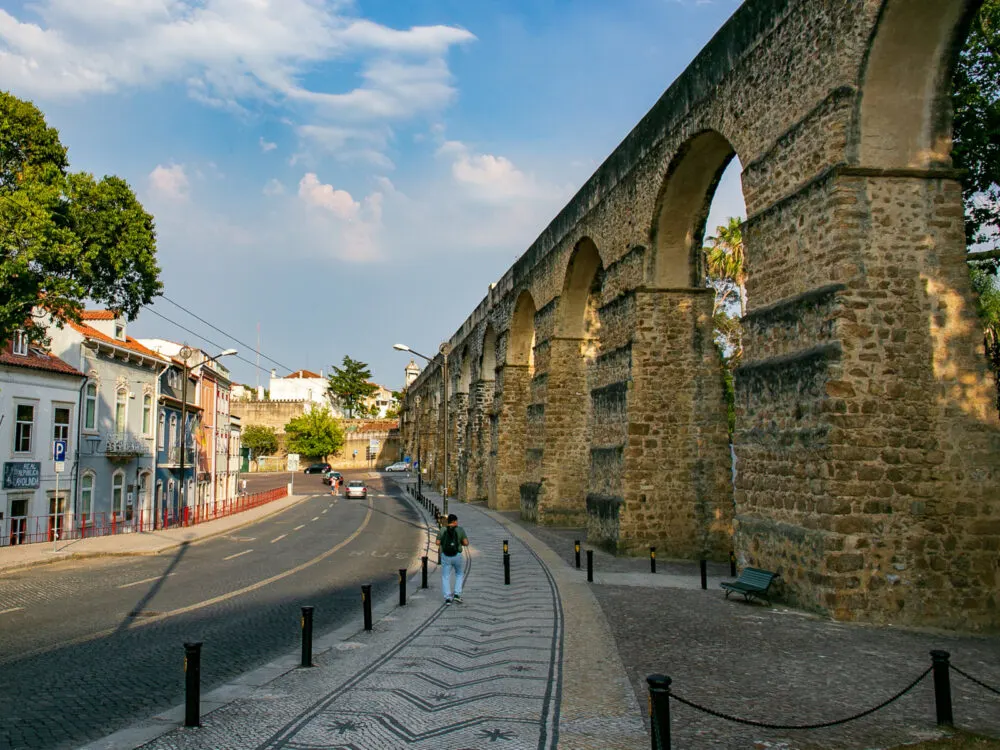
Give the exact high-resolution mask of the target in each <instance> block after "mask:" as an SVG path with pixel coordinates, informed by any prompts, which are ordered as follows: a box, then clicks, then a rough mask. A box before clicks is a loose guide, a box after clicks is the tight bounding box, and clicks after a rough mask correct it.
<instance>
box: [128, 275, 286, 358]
mask: <svg viewBox="0 0 1000 750" xmlns="http://www.w3.org/2000/svg"><path fill="white" fill-rule="evenodd" d="M160 296H161V297H162V298H163V299H165V300H166V301H167V302H169V303H170V304H171V305H173V306H174V307H177V308H179V309H181V310H183V311H184V312H186V313H187V314H188V315H190V316H191V317H192V318H194V319H195V320H200V321H201V322H202V323H204V324H205V325H207V326H208V327H209V328H211V329H212V330H214V331H218V332H219V333H221V334H222V335H223V336H225V337H226V338H227V339H232V340H233V341H235V342H236V343H237V344H239V345H240V346H245V347H246V348H247V350H249V351H252V352H257V354H260V356H261V357H263V358H264V359H266V360H267V361H268V362H273V363H274V364H276V365H277V366H278V367H280V368H281V369H283V370H288V372H291V371H292V368H291V367H287V366H286V365H283V364H281V362H278V361H277V360H275V359H271V358H270V357H268V356H267V355H266V354H264V353H263V352H260V351H258V349H257V347H255V346H253V345H252V344H248V343H247V342H246V341H240V340H239V339H238V338H236V337H235V336H233V335H232V334H229V333H226V332H225V331H223V330H222V329H221V328H219V327H218V326H215V325H213V324H212V323H209V322H208V321H207V320H205V319H204V318H202V317H200V316H199V315H196V314H195V313H193V312H191V311H190V310H188V309H187V308H186V307H184V305H182V304H180V303H179V302H174V301H173V300H172V299H170V297H168V296H167V295H165V294H161V295H160ZM147 309H148V308H147ZM261 369H263V368H261Z"/></svg>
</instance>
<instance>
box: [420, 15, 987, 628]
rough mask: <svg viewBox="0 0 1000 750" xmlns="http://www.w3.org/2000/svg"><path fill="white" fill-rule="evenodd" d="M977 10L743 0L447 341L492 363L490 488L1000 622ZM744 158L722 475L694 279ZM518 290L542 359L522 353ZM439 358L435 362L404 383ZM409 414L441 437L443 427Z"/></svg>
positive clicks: (840, 604)
mask: <svg viewBox="0 0 1000 750" xmlns="http://www.w3.org/2000/svg"><path fill="white" fill-rule="evenodd" d="M977 5H978V2H977V1H976V0H830V1H829V2H825V3H816V2H809V1H807V0H748V2H746V3H744V4H743V5H742V6H741V7H740V8H739V9H738V10H737V11H736V13H735V14H734V17H733V18H732V19H731V20H730V21H729V22H728V23H727V24H726V26H725V27H723V29H721V30H720V31H719V33H718V34H716V36H715V37H714V38H713V39H712V41H711V42H710V43H709V45H708V46H707V47H706V48H705V49H704V50H703V51H702V52H701V53H700V54H699V55H698V57H697V58H696V59H695V60H694V61H693V62H692V63H691V65H690V66H689V67H688V69H687V70H686V71H685V72H684V73H683V74H682V75H681V76H680V77H679V78H678V79H677V81H675V82H674V83H673V85H671V87H670V88H669V89H668V90H667V91H666V93H665V94H664V95H663V97H661V99H660V100H659V101H658V102H657V103H656V104H655V105H654V107H653V108H652V109H651V110H650V112H649V113H648V114H647V115H646V116H645V117H644V118H643V120H642V121H641V122H640V123H639V124H638V125H637V126H636V127H635V129H633V131H632V132H631V133H630V134H629V135H628V137H627V138H626V139H625V140H624V141H623V143H622V144H621V145H620V146H619V147H618V149H616V150H615V152H614V153H613V154H612V155H611V156H610V157H609V158H608V159H607V161H606V162H605V163H604V164H603V165H602V166H601V167H600V168H599V169H598V170H597V172H596V173H595V174H594V175H593V176H592V177H591V179H590V180H589V181H588V183H587V184H586V185H585V186H584V187H583V188H582V189H581V190H580V192H579V193H578V194H577V196H576V197H575V198H574V199H573V200H572V201H571V202H570V203H569V204H568V205H567V206H566V207H565V208H564V209H563V210H562V211H561V212H560V214H559V215H558V216H557V217H556V218H555V219H554V220H553V221H552V223H551V224H550V225H549V226H548V227H547V228H546V230H545V231H544V232H543V233H542V234H541V235H540V236H539V237H538V239H537V240H536V241H535V243H534V244H533V245H532V246H531V247H530V248H528V249H527V251H526V252H525V253H524V254H523V255H522V256H521V258H520V259H519V260H518V261H517V262H516V263H515V264H514V266H513V267H511V268H510V269H509V270H508V272H507V273H506V274H505V275H504V276H503V278H501V279H500V281H499V282H498V283H497V284H496V285H495V286H494V287H492V288H491V290H490V292H489V293H488V294H487V296H486V298H485V299H484V300H483V301H482V302H481V303H480V305H479V306H478V307H477V308H476V310H475V311H474V312H473V313H472V315H470V317H469V318H468V319H467V320H466V321H465V323H464V324H463V325H462V326H461V328H460V329H459V330H458V331H457V332H456V333H455V334H454V335H453V336H451V337H450V343H451V345H452V348H453V350H455V351H463V352H468V353H469V356H470V357H473V358H474V359H475V360H477V361H478V362H479V363H480V364H479V367H480V368H483V367H488V368H492V367H495V368H496V373H497V376H496V381H495V384H494V388H493V392H492V394H491V395H492V397H493V404H492V407H491V408H490V409H489V413H488V414H487V415H485V418H484V419H482V420H481V421H478V424H479V427H478V428H475V426H474V424H475V423H477V420H474V419H471V418H470V419H469V420H468V424H469V425H470V429H471V430H473V434H472V435H470V437H469V438H468V443H469V445H470V446H471V445H472V444H478V445H479V446H484V447H485V446H488V447H489V452H488V455H487V456H486V458H485V461H484V462H483V464H482V466H483V474H484V475H485V484H486V494H487V496H488V501H489V503H490V505H491V506H492V507H511V504H512V503H513V504H514V507H517V506H518V505H519V507H520V509H521V513H522V515H524V516H526V517H532V518H537V519H538V520H539V521H541V522H543V523H574V524H582V523H586V524H587V527H588V538H589V541H590V542H591V543H593V544H601V545H602V546H604V547H606V548H608V549H613V550H616V551H621V552H630V551H636V550H638V549H640V548H644V547H645V546H646V545H647V544H656V546H657V547H658V550H659V551H660V552H661V555H662V556H667V557H669V556H686V557H696V556H699V555H702V554H707V555H711V556H722V555H724V554H725V553H726V552H727V551H728V548H729V547H730V545H731V544H732V545H734V547H735V550H736V552H737V555H738V557H739V559H740V560H741V561H742V563H743V564H754V565H757V566H760V567H765V568H770V569H773V570H776V571H777V572H780V573H781V574H782V577H783V581H784V583H785V590H786V592H787V596H788V598H789V599H790V600H791V601H794V602H798V603H799V604H801V605H803V606H806V607H808V608H811V609H816V610H819V611H826V612H830V613H832V614H833V615H835V616H836V617H839V618H843V619H863V620H868V621H874V622H883V621H885V622H899V623H913V624H926V625H944V626H955V625H962V626H971V627H976V628H978V627H983V628H996V627H1000V594H998V589H1000V567H998V562H997V556H996V551H997V549H1000V490H998V486H1000V481H998V479H1000V478H998V475H997V466H998V464H1000V424H998V419H997V414H996V411H995V409H993V408H992V401H991V392H990V388H991V386H992V383H991V381H990V378H989V376H988V374H987V371H986V368H985V363H984V361H983V356H982V340H981V336H980V335H979V332H978V325H977V321H976V319H975V317H974V312H973V306H972V298H971V294H970V289H969V282H968V276H967V270H966V268H965V264H964V262H963V257H962V256H963V253H964V238H963V235H962V226H961V224H962V202H961V191H960V185H959V183H958V181H957V175H956V174H955V173H954V172H953V171H952V170H951V169H950V160H949V155H948V149H949V145H948V144H949V140H948V139H949V120H948V117H949V115H948V104H947V94H948V92H947V88H948V85H947V84H948V65H949V64H950V61H951V60H952V59H953V54H952V52H953V50H954V48H955V45H956V44H957V43H959V42H960V40H961V35H962V33H963V31H962V30H963V27H964V24H966V23H967V22H968V20H969V17H970V15H969V14H970V13H971V12H972V11H974V9H975V8H976V6H977ZM734 154H735V155H738V156H739V159H740V162H741V164H742V165H743V167H744V171H743V175H742V179H743V188H744V198H745V201H746V205H747V211H748V219H747V221H746V224H745V226H744V242H745V248H746V253H747V258H748V260H747V268H748V271H749V277H748V280H747V291H748V299H749V310H748V315H747V318H746V321H745V337H744V354H743V359H742V364H741V366H740V368H739V369H738V370H737V372H736V396H737V424H736V431H735V435H734V438H733V440H734V446H733V450H734V452H735V455H736V457H737V464H736V466H737V469H738V472H737V479H736V487H735V493H734V492H733V487H732V485H731V476H732V465H731V461H730V446H729V444H728V440H727V435H726V423H725V408H724V404H723V398H722V385H721V374H720V371H719V360H718V356H717V355H716V353H715V352H714V351H713V346H712V343H711V331H710V325H711V324H710V315H711V298H710V296H709V295H708V294H706V293H705V292H704V290H702V289H699V287H703V286H704V283H703V274H704V272H703V268H702V266H703V261H702V257H701V252H700V248H701V244H702V239H703V236H704V223H705V218H706V214H707V210H708V206H709V203H710V199H711V196H712V194H713V192H714V189H715V186H716V184H717V182H718V179H719V177H720V175H721V173H722V171H723V169H724V168H725V166H726V165H727V163H728V162H729V160H730V159H731V158H732V157H733V155H734ZM581 269H583V270H581ZM525 293H528V294H530V296H531V299H532V301H533V304H534V305H536V306H537V312H536V313H535V314H534V316H533V318H532V319H531V320H530V323H531V326H532V328H533V330H532V331H530V332H528V333H529V334H530V335H532V336H533V341H534V342H535V343H534V348H533V350H532V355H533V357H532V358H533V362H532V365H531V367H524V366H523V363H517V362H514V361H513V359H515V358H517V357H518V356H522V354H523V342H524V341H525V338H524V337H525V335H527V334H526V333H525V331H524V330H523V326H524V319H523V318H519V319H517V320H516V321H515V317H516V309H515V306H516V304H517V300H518V299H521V298H522V295H524V294H525ZM515 327H520V328H519V330H517V331H516V332H515V331H513V329H514V328H515ZM512 332H513V333H512ZM515 334H516V335H515ZM512 336H514V338H515V340H513V343H512ZM518 342H520V344H519V343H518ZM519 346H520V347H522V348H519ZM486 362H488V363H489V365H484V364H483V363H486ZM519 367H520V369H518V368H519ZM521 371H523V372H524V374H523V376H522V375H513V373H515V372H521ZM439 382H440V375H439V374H437V369H436V368H435V367H430V368H428V369H427V370H425V372H424V373H422V374H421V376H420V378H419V379H418V380H417V381H416V382H415V383H414V384H413V386H412V387H411V389H410V392H409V398H410V399H415V398H417V397H422V398H423V399H424V400H426V399H427V398H428V397H429V396H430V395H431V394H432V393H433V392H434V390H435V389H436V388H438V387H439ZM435 403H437V402H435ZM475 408H477V407H470V410H472V409H475ZM426 419H427V420H429V421H431V422H433V421H434V420H435V419H436V420H438V421H439V420H440V419H441V417H440V415H438V416H436V417H435V416H434V415H433V414H430V413H428V414H426ZM423 425H424V422H421V423H420V427H419V429H420V430H421V433H420V434H421V439H423V440H425V441H426V439H427V438H428V437H429V435H430V432H432V431H433V430H434V429H439V428H436V427H433V426H432V427H429V428H425V427H424V426H423ZM476 429H478V430H479V436H478V437H476V436H474V431H475V430H476ZM425 445H426V442H425ZM480 452H481V453H482V452H483V451H482V450H481V451H480ZM470 458H471V456H470ZM473 463H474V462H472V461H470V462H467V463H466V466H465V468H464V469H462V471H464V472H465V473H466V474H468V472H469V471H470V470H471V466H472V465H473ZM465 481H466V482H468V479H466V480H465Z"/></svg>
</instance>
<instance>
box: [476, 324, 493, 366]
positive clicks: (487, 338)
mask: <svg viewBox="0 0 1000 750" xmlns="http://www.w3.org/2000/svg"><path fill="white" fill-rule="evenodd" d="M496 369H497V332H496V330H495V329H494V328H493V326H491V325H488V326H486V332H485V333H484V334H483V345H482V347H481V356H480V358H479V379H480V380H494V379H495V378H496Z"/></svg>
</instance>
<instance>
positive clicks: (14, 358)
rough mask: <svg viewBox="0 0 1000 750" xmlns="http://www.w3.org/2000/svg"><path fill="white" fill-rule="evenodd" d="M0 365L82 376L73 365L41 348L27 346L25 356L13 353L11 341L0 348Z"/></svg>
mask: <svg viewBox="0 0 1000 750" xmlns="http://www.w3.org/2000/svg"><path fill="white" fill-rule="evenodd" d="M0 365H11V366H13V367H27V368H29V369H32V370H46V371H48V372H58V373H62V374H65V375H77V376H78V377H81V378H82V377H83V373H82V372H80V371H78V370H77V369H76V368H74V367H71V366H70V365H68V364H67V363H66V362H63V361H62V360H61V359H59V357H57V356H55V355H54V354H50V353H49V352H46V351H42V350H41V349H36V348H35V347H32V346H29V347H28V354H27V356H23V357H22V356H21V355H19V354H14V342H13V341H10V342H8V343H7V346H5V347H4V348H3V349H2V350H0Z"/></svg>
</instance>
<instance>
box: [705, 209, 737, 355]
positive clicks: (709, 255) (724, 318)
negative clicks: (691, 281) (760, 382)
mask: <svg viewBox="0 0 1000 750" xmlns="http://www.w3.org/2000/svg"><path fill="white" fill-rule="evenodd" d="M715 232H716V233H715V236H714V237H709V238H708V241H709V243H710V244H709V245H707V246H706V247H705V248H704V252H705V261H706V263H705V267H706V271H707V275H708V279H707V281H708V285H709V286H711V287H713V288H714V289H715V303H714V305H713V307H712V318H713V322H714V325H715V334H716V341H717V342H718V343H719V345H720V347H721V349H722V353H723V360H724V361H725V362H726V363H727V365H728V366H729V367H730V368H732V367H734V366H735V365H736V364H737V363H738V362H739V360H740V357H741V356H742V355H743V328H742V324H741V320H742V318H743V316H744V315H746V312H747V292H746V280H747V277H746V258H745V254H744V251H743V227H742V224H741V222H740V219H738V218H736V217H730V218H729V220H728V221H727V222H726V224H724V225H722V226H719V227H716V230H715Z"/></svg>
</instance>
